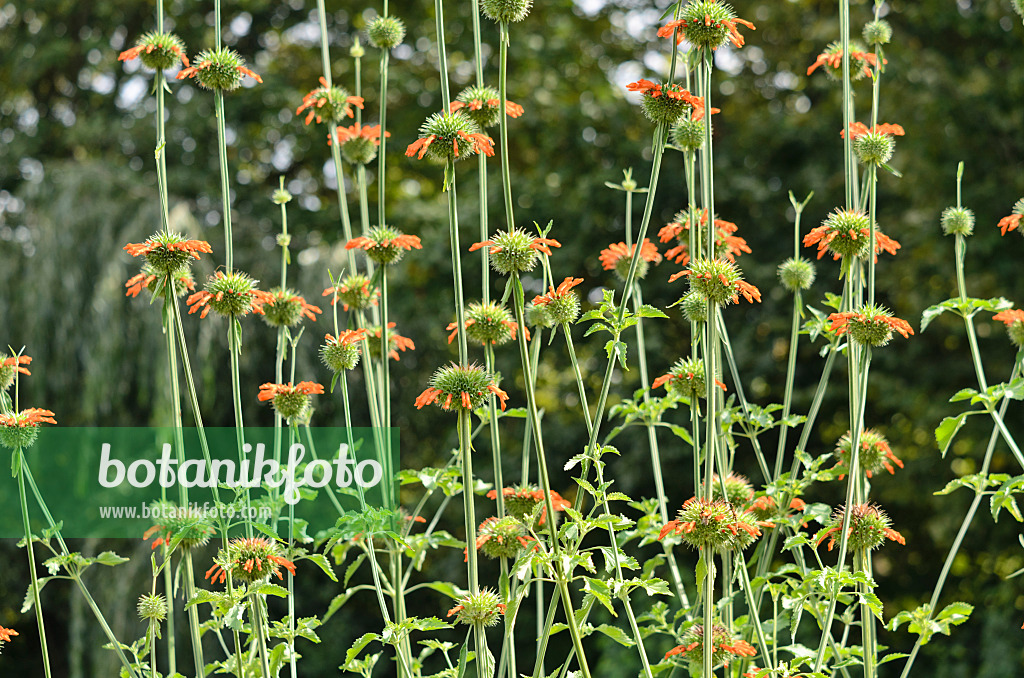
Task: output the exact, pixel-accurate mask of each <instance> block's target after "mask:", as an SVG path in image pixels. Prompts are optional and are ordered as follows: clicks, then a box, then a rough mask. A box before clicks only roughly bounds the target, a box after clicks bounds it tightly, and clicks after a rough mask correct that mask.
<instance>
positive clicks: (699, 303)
mask: <svg viewBox="0 0 1024 678" xmlns="http://www.w3.org/2000/svg"><path fill="white" fill-rule="evenodd" d="M680 305H681V306H682V307H683V317H684V318H686V320H687V321H688V322H691V323H703V322H707V319H708V299H707V297H705V296H704V295H703V294H701V293H700V292H699V291H697V290H690V291H689V292H687V293H686V294H684V295H683V298H682V299H681V300H680Z"/></svg>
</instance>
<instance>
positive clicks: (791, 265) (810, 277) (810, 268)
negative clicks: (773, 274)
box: [779, 257, 815, 292]
mask: <svg viewBox="0 0 1024 678" xmlns="http://www.w3.org/2000/svg"><path fill="white" fill-rule="evenodd" d="M814 276H815V271H814V263H813V262H811V261H808V260H807V259H804V258H803V257H790V258H789V259H786V260H785V261H784V262H782V263H781V264H780V265H779V280H780V281H781V282H782V286H783V287H785V288H786V290H787V291H789V292H796V291H797V290H806V289H808V288H810V286H811V285H812V284H814Z"/></svg>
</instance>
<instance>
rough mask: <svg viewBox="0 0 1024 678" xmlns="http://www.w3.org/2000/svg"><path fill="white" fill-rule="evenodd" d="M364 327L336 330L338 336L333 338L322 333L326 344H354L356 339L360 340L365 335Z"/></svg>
mask: <svg viewBox="0 0 1024 678" xmlns="http://www.w3.org/2000/svg"><path fill="white" fill-rule="evenodd" d="M365 334H366V329H364V328H360V329H358V330H341V331H340V332H338V338H337V339H335V338H334V337H333V336H332V335H330V334H326V335H324V341H325V342H327V343H328V344H337V345H338V346H349V345H350V344H355V343H356V342H358V341H362V340H363V339H365V338H366V337H365V336H364V335H365Z"/></svg>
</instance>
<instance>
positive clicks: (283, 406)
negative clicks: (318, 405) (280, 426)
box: [273, 391, 310, 420]
mask: <svg viewBox="0 0 1024 678" xmlns="http://www.w3.org/2000/svg"><path fill="white" fill-rule="evenodd" d="M273 403H274V410H276V411H277V413H278V414H280V415H281V416H282V417H283V418H285V419H289V420H290V419H295V418H297V417H300V416H301V415H302V414H303V413H304V412H305V411H306V410H307V409H309V407H310V398H309V396H308V395H306V394H305V393H302V392H301V391H290V392H285V393H278V394H277V395H276V396H274V401H273Z"/></svg>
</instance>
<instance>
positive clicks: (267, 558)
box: [204, 537, 295, 584]
mask: <svg viewBox="0 0 1024 678" xmlns="http://www.w3.org/2000/svg"><path fill="white" fill-rule="evenodd" d="M277 548H278V546H277V542H273V541H271V540H269V539H266V538H264V537H248V538H245V539H232V540H231V541H230V542H229V543H228V546H227V549H221V552H220V554H219V555H218V559H219V560H218V561H216V562H214V565H213V567H211V568H210V569H209V570H207V571H206V576H205V577H204V578H205V579H209V580H210V582H211V583H216V582H217V581H220V583H222V584H223V583H224V582H225V581H226V580H227V575H228V571H229V570H230V572H231V578H232V579H234V580H235V581H243V582H246V583H250V584H251V583H253V582H257V581H259V580H261V579H263V578H264V577H269V576H270V575H275V576H277V578H278V579H284V577H283V576H282V575H281V571H280V570H279V569H278V566H281V567H283V568H284V569H286V570H288V571H289V572H291V574H292V576H294V575H295V563H293V562H292V561H290V560H288V559H287V558H284V557H282V556H280V555H278V551H277ZM225 568H227V569H225Z"/></svg>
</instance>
